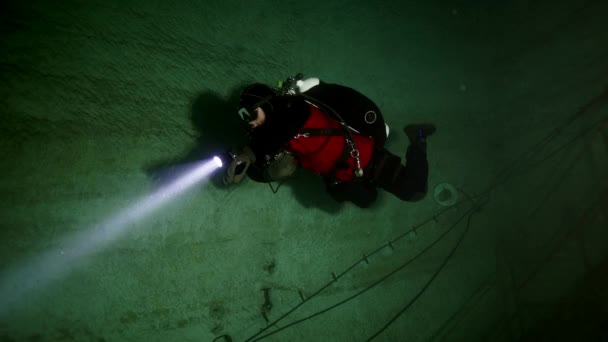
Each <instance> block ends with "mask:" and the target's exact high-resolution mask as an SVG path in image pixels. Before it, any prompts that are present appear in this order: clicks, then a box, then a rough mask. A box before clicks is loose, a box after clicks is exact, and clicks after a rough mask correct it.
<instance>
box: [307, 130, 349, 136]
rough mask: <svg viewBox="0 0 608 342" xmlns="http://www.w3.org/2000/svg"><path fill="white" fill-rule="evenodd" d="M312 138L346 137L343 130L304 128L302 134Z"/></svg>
mask: <svg viewBox="0 0 608 342" xmlns="http://www.w3.org/2000/svg"><path fill="white" fill-rule="evenodd" d="M300 134H303V135H306V136H310V137H318V136H328V135H341V136H342V135H346V133H345V132H344V129H343V128H304V129H302V130H301V133H300Z"/></svg>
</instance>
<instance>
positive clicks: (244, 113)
mask: <svg viewBox="0 0 608 342" xmlns="http://www.w3.org/2000/svg"><path fill="white" fill-rule="evenodd" d="M274 96H275V92H274V90H272V88H270V87H269V86H267V85H265V84H261V83H254V84H251V85H249V86H247V87H246V88H245V89H244V90H243V92H242V93H241V97H240V101H239V106H240V109H239V116H240V117H241V120H243V121H245V122H246V123H247V124H248V125H249V126H250V127H251V128H255V127H258V126H260V125H262V124H263V123H264V122H265V121H266V116H267V115H268V114H270V113H272V112H273V110H274V108H273V106H272V104H271V103H270V100H271V99H272V98H273V97H274Z"/></svg>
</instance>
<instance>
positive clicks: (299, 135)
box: [293, 133, 310, 139]
mask: <svg viewBox="0 0 608 342" xmlns="http://www.w3.org/2000/svg"><path fill="white" fill-rule="evenodd" d="M308 137H310V133H299V134H298V135H296V136H295V137H293V138H294V139H299V138H308Z"/></svg>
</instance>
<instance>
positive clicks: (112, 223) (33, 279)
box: [0, 157, 221, 318]
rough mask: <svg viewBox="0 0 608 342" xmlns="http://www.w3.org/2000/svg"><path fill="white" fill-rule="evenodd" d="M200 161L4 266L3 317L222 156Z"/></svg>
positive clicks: (0, 284)
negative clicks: (40, 250) (97, 221)
mask: <svg viewBox="0 0 608 342" xmlns="http://www.w3.org/2000/svg"><path fill="white" fill-rule="evenodd" d="M218 160H219V158H218V157H214V158H213V160H208V161H203V162H198V163H195V164H194V165H192V166H191V167H189V168H188V169H187V170H186V171H185V172H184V173H183V174H181V175H180V176H179V178H177V179H175V180H174V181H173V182H171V183H169V184H168V185H166V186H163V187H162V188H160V189H158V190H157V191H155V192H153V193H152V194H150V195H148V196H145V197H143V198H142V199H140V200H139V201H137V202H136V203H134V204H133V205H132V206H129V207H126V208H124V209H123V210H122V211H120V212H119V213H118V214H116V215H115V216H113V217H111V218H110V219H108V220H107V221H105V222H102V223H101V224H98V225H97V226H94V227H92V228H91V229H85V230H83V231H81V232H78V233H76V234H74V235H71V236H68V237H66V238H64V239H62V240H61V241H59V242H58V243H56V244H54V245H55V246H56V247H54V248H51V249H49V250H46V251H44V252H43V253H41V254H39V255H35V256H33V257H32V258H30V259H28V260H25V261H23V262H21V263H20V264H18V265H14V266H13V267H11V268H10V269H7V268H5V269H4V270H2V273H0V318H4V317H5V316H7V315H10V314H11V311H13V310H14V309H17V306H18V305H19V304H27V303H22V302H24V301H27V300H29V299H31V298H32V297H33V296H34V295H36V294H40V293H41V292H42V291H43V290H44V289H45V288H46V287H48V286H49V285H51V284H52V283H53V282H54V281H58V280H60V279H61V278H63V277H65V276H66V275H68V274H69V273H70V271H72V270H74V269H76V268H77V267H78V266H80V265H81V264H82V263H83V262H84V259H85V258H86V257H90V256H92V255H93V254H95V253H97V252H99V251H101V249H102V248H103V247H104V246H106V245H107V244H108V243H110V242H112V241H114V240H115V239H116V238H118V237H119V236H120V235H121V234H122V233H124V232H125V231H126V230H127V228H129V227H130V226H131V225H133V224H135V223H137V222H138V221H140V220H142V219H144V218H145V217H146V216H148V215H149V214H151V213H153V212H154V211H156V210H157V209H159V208H160V207H162V206H163V205H165V204H167V202H169V201H171V200H172V199H174V198H175V197H177V196H178V195H179V194H181V193H183V192H184V191H186V190H188V189H189V188H191V187H192V186H194V185H197V184H199V183H201V182H202V181H204V180H206V179H208V178H209V176H210V175H211V174H212V173H213V172H214V171H215V170H217V169H218V168H219V167H220V166H221V160H220V161H219V162H218Z"/></svg>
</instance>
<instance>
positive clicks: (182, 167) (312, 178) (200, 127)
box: [144, 83, 342, 213]
mask: <svg viewBox="0 0 608 342" xmlns="http://www.w3.org/2000/svg"><path fill="white" fill-rule="evenodd" d="M248 84H249V83H243V84H241V85H239V86H237V87H235V88H233V90H232V91H231V92H230V95H229V96H228V99H223V98H222V97H221V96H220V95H219V94H217V93H214V92H204V93H201V94H200V95H198V96H197V97H196V99H195V100H194V102H193V103H192V106H191V113H190V120H191V122H192V124H193V126H194V128H195V130H196V132H197V135H195V136H193V137H192V138H193V139H194V140H195V144H194V146H193V147H192V148H191V150H190V151H189V152H188V153H186V154H185V155H184V156H182V157H176V158H172V159H170V160H163V161H158V162H154V163H152V164H151V165H148V166H146V167H145V168H144V170H145V172H146V174H147V175H148V176H149V177H150V178H151V179H152V180H153V181H154V183H155V185H156V186H157V187H161V186H163V185H165V184H168V183H169V182H171V181H173V180H174V179H176V177H178V176H179V175H180V174H182V173H183V172H184V171H186V170H187V169H189V168H190V167H191V165H193V164H194V163H196V162H199V161H201V160H206V159H209V158H211V157H212V156H214V155H217V154H220V153H224V152H227V151H229V150H230V149H232V148H235V147H239V146H243V145H245V144H246V143H247V136H246V134H245V131H244V129H243V123H242V122H241V121H240V119H239V117H238V115H237V111H238V102H239V96H240V93H241V91H242V89H243V88H245V87H246V86H247V85H248ZM222 176H223V173H222V172H216V173H215V174H213V176H212V178H211V182H210V183H211V184H213V185H214V186H215V187H217V188H220V189H225V190H226V191H228V190H229V188H230V187H228V186H225V185H224V184H222ZM248 181H252V180H251V179H246V180H244V182H248ZM238 186H239V185H238V184H237V185H232V186H231V187H238ZM258 186H259V187H260V191H269V192H271V191H272V189H271V188H270V186H268V185H266V184H263V183H259V184H258ZM272 186H273V187H274V188H275V189H276V188H277V187H278V186H279V184H278V183H274V184H272ZM286 186H287V187H289V189H286V188H285V187H286ZM289 190H291V191H292V193H293V195H294V197H295V199H296V200H297V201H298V202H299V203H300V204H301V205H302V206H304V207H306V208H311V207H317V208H319V209H321V210H323V211H325V212H328V213H337V212H338V211H339V210H340V209H341V208H342V204H340V203H337V202H335V201H334V200H333V199H332V198H331V197H330V196H329V195H328V194H327V193H326V192H325V187H324V184H323V182H322V180H321V179H320V178H319V177H318V176H317V175H315V174H311V173H308V172H306V171H304V170H298V172H297V173H296V175H295V176H294V177H293V178H292V179H290V180H288V181H287V182H286V183H285V185H283V186H281V187H280V188H279V190H278V191H289Z"/></svg>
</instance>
